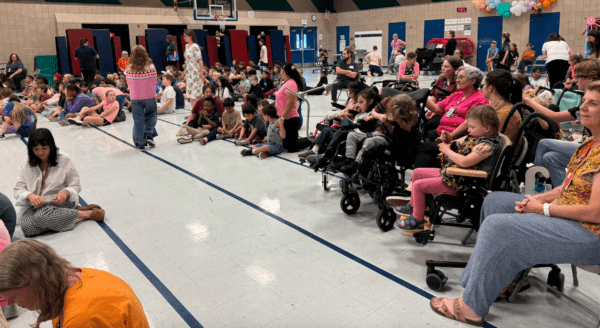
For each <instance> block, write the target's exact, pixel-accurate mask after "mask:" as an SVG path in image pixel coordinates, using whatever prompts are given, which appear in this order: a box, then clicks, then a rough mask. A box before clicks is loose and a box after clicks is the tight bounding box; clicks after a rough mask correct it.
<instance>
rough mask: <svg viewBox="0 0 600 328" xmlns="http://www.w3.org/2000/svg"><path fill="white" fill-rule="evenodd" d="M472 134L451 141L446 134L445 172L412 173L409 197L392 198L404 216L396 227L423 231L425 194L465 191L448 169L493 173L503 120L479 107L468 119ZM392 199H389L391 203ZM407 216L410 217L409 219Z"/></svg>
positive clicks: (421, 170)
mask: <svg viewBox="0 0 600 328" xmlns="http://www.w3.org/2000/svg"><path fill="white" fill-rule="evenodd" d="M466 121H467V124H468V126H469V130H468V131H469V135H467V136H465V137H463V138H461V139H458V140H455V141H451V140H449V138H450V136H449V134H446V133H445V134H443V136H442V143H440V144H439V148H440V152H441V154H440V156H441V160H442V169H441V170H440V169H438V168H418V169H416V170H414V171H413V173H412V184H413V187H412V194H411V196H410V197H393V198H394V200H393V202H394V203H395V205H400V204H401V203H402V202H404V204H405V205H403V206H398V207H396V208H395V209H394V211H396V212H397V213H399V214H401V215H402V216H401V217H400V219H398V220H397V221H396V223H395V224H394V225H395V226H396V228H398V229H403V230H405V231H414V230H417V229H422V227H423V224H424V221H425V213H424V212H425V207H426V204H425V195H426V194H441V193H447V194H452V195H456V194H457V191H458V190H461V189H463V188H465V187H464V186H463V185H461V182H462V179H461V178H456V177H454V176H452V175H451V174H449V173H447V169H448V168H464V169H472V170H481V171H485V172H487V173H488V175H490V174H492V171H493V170H494V166H495V164H496V162H497V161H498V157H499V156H500V153H501V149H502V138H501V136H500V135H499V134H498V131H499V129H500V121H499V119H498V115H497V114H496V112H495V111H494V109H493V108H492V107H490V106H488V105H481V106H477V107H475V108H473V109H471V110H470V111H469V113H468V114H467V117H466ZM389 202H390V199H389V198H388V203H389ZM407 216H408V217H407Z"/></svg>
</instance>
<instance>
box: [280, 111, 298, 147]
mask: <svg viewBox="0 0 600 328" xmlns="http://www.w3.org/2000/svg"><path fill="white" fill-rule="evenodd" d="M283 128H284V129H285V139H283V148H285V149H287V151H289V152H290V153H294V152H297V151H298V149H299V148H298V129H299V128H300V118H299V117H294V118H290V119H288V120H285V121H283Z"/></svg>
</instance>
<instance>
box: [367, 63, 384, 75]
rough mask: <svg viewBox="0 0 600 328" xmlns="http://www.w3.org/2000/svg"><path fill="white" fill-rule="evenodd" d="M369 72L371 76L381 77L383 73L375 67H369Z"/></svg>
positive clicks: (379, 68)
mask: <svg viewBox="0 0 600 328" xmlns="http://www.w3.org/2000/svg"><path fill="white" fill-rule="evenodd" d="M369 72H371V74H375V73H377V74H379V75H383V72H382V71H381V67H379V66H377V65H369Z"/></svg>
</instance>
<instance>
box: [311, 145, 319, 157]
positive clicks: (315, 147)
mask: <svg viewBox="0 0 600 328" xmlns="http://www.w3.org/2000/svg"><path fill="white" fill-rule="evenodd" d="M311 150H312V151H313V153H315V154H317V155H319V146H317V145H314V146H313V147H312V149H311Z"/></svg>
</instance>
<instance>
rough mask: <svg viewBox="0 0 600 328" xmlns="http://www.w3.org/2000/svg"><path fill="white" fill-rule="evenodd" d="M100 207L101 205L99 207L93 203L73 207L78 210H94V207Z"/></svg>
mask: <svg viewBox="0 0 600 328" xmlns="http://www.w3.org/2000/svg"><path fill="white" fill-rule="evenodd" d="M101 208H102V207H100V206H99V205H94V204H91V205H87V206H77V207H75V209H76V210H78V211H91V210H94V209H101Z"/></svg>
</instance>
